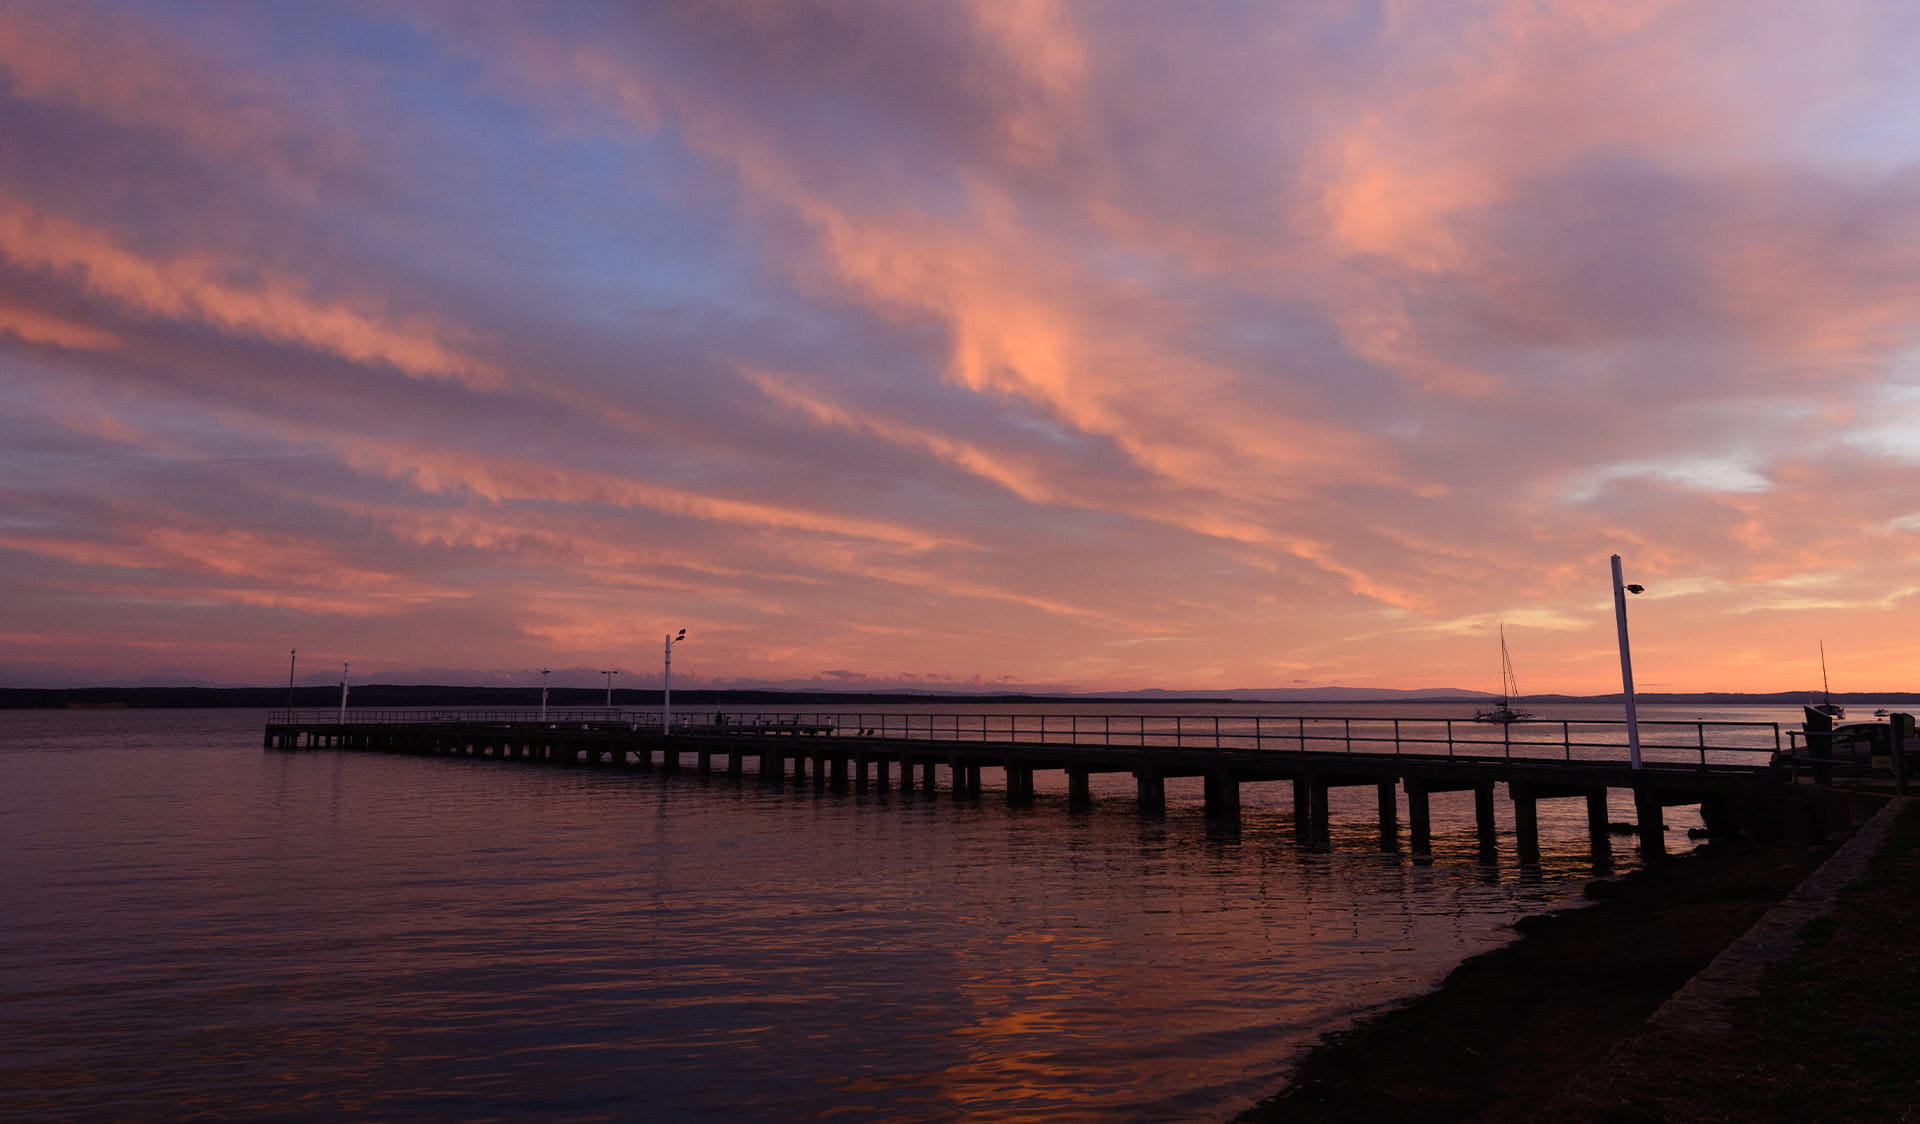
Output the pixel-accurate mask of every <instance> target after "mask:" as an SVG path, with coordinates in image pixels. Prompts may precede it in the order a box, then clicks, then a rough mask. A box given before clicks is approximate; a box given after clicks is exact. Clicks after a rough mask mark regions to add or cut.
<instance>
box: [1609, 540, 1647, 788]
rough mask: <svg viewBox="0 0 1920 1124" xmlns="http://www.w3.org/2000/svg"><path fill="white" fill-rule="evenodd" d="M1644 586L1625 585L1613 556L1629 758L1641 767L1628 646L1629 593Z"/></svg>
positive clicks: (1615, 558)
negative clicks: (1625, 699)
mask: <svg viewBox="0 0 1920 1124" xmlns="http://www.w3.org/2000/svg"><path fill="white" fill-rule="evenodd" d="M1644 589H1645V587H1644V586H1638V585H1623V584H1622V583H1621V581H1620V556H1619V555H1618V554H1616V555H1614V556H1613V617H1614V621H1615V623H1616V624H1618V625H1619V628H1620V686H1621V689H1622V690H1623V691H1625V693H1626V698H1627V759H1628V760H1629V761H1631V762H1633V767H1634V768H1636V769H1638V768H1639V767H1640V718H1639V715H1638V713H1636V712H1635V710H1634V707H1633V656H1632V655H1631V654H1629V652H1628V648H1627V594H1629V593H1640V592H1642V591H1643V590H1644Z"/></svg>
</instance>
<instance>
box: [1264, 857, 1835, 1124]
mask: <svg viewBox="0 0 1920 1124" xmlns="http://www.w3.org/2000/svg"><path fill="white" fill-rule="evenodd" d="M1847 838H1848V837H1847V836H1839V837H1835V838H1834V839H1831V840H1828V841H1827V842H1826V843H1825V844H1823V845H1821V846H1819V847H1817V848H1809V847H1804V846H1801V847H1788V846H1758V845H1744V846H1743V845H1741V844H1737V843H1710V844H1708V845H1706V846H1703V847H1700V848H1697V849H1696V850H1695V851H1693V852H1692V853H1690V854H1686V855H1682V856H1678V857H1676V858H1675V859H1673V860H1672V861H1669V862H1665V863H1661V864H1659V865H1656V866H1652V867H1646V868H1641V869H1638V870H1635V871H1633V872H1631V873H1629V874H1626V875H1624V876H1622V877H1620V878H1618V879H1600V880H1596V881H1593V882H1590V883H1589V884H1588V886H1587V891H1586V893H1587V897H1588V898H1589V899H1590V902H1589V904H1585V905H1581V906H1575V907H1570V908H1568V909H1563V910H1558V911H1555V912H1552V913H1547V914H1541V915H1535V916H1531V917H1525V918H1521V919H1520V920H1519V921H1517V922H1515V924H1514V926H1513V928H1514V930H1515V932H1516V933H1517V934H1518V938H1517V939H1516V940H1514V941H1512V942H1510V943H1508V944H1506V945H1503V946H1501V947H1500V948H1497V949H1493V950H1490V951H1488V952H1484V953H1481V954H1478V955H1476V956H1474V957H1471V958H1469V959H1468V960H1466V961H1464V962H1462V963H1461V964H1460V965H1459V966H1458V967H1456V968H1455V969H1454V970H1453V971H1452V972H1451V973H1449V974H1448V975H1447V976H1446V977H1445V979H1444V980H1442V982H1441V983H1440V984H1439V985H1438V986H1437V987H1435V988H1433V989H1432V990H1429V991H1427V992H1424V993H1421V994H1419V995H1416V996H1413V997H1411V998H1409V999H1407V1000H1405V1001H1404V1002H1401V1003H1398V1004H1396V1005H1394V1006H1392V1007H1389V1008H1387V1009H1385V1010H1383V1011H1379V1012H1376V1013H1374V1014H1372V1015H1369V1016H1365V1017H1363V1018H1361V1019H1360V1020H1359V1021H1358V1022H1356V1023H1355V1024H1354V1025H1352V1026H1351V1027H1349V1028H1348V1029H1346V1030H1343V1031H1336V1032H1332V1033H1330V1034H1327V1035H1325V1036H1323V1038H1322V1039H1321V1041H1320V1043H1319V1044H1318V1045H1316V1046H1314V1047H1312V1048H1311V1049H1310V1050H1309V1051H1308V1052H1307V1054H1306V1055H1305V1056H1304V1057H1303V1058H1302V1059H1301V1060H1300V1062H1299V1064H1298V1065H1297V1066H1296V1067H1295V1068H1294V1071H1293V1073H1292V1075H1291V1077H1290V1078H1289V1080H1288V1081H1287V1084H1286V1085H1285V1086H1284V1087H1283V1088H1282V1089H1281V1090H1280V1091H1279V1092H1277V1093H1275V1094H1274V1095H1273V1096H1270V1097H1268V1098H1266V1099H1264V1100H1262V1101H1261V1102H1259V1103H1258V1104H1256V1105H1254V1106H1253V1107H1251V1108H1249V1109H1247V1110H1246V1111H1244V1112H1242V1113H1241V1114H1240V1115H1239V1116H1238V1117H1235V1118H1234V1120H1235V1124H1276V1122H1280V1121H1287V1122H1309V1124H1313V1122H1332V1121H1359V1120H1385V1119H1392V1120H1403V1121H1420V1120H1452V1121H1458V1120H1489V1121H1493V1120H1498V1121H1507V1120H1513V1121H1520V1120H1530V1119H1538V1118H1542V1117H1544V1116H1547V1115H1554V1112H1553V1107H1552V1106H1553V1104H1554V1102H1555V1101H1556V1100H1558V1099H1560V1098H1561V1097H1562V1095H1563V1094H1564V1092H1565V1091H1566V1089H1567V1088H1568V1087H1569V1085H1570V1084H1572V1083H1573V1082H1575V1080H1576V1078H1578V1077H1579V1076H1580V1075H1582V1074H1584V1073H1585V1072H1587V1071H1588V1070H1590V1069H1591V1068H1592V1067H1593V1066H1594V1065H1595V1064H1596V1063H1597V1062H1598V1061H1599V1060H1600V1059H1602V1058H1603V1057H1605V1056H1607V1055H1608V1054H1609V1053H1610V1052H1611V1051H1612V1050H1613V1049H1614V1048H1615V1047H1616V1046H1618V1045H1619V1044H1620V1043H1622V1042H1624V1041H1626V1040H1627V1039H1629V1038H1631V1037H1632V1036H1633V1035H1634V1034H1635V1033H1636V1032H1637V1031H1638V1030H1640V1029H1641V1028H1642V1027H1643V1026H1644V1025H1646V1024H1647V1022H1648V1020H1649V1019H1650V1018H1652V1016H1653V1015H1654V1014H1655V1012H1656V1011H1658V1010H1660V1009H1661V1007H1662V1006H1663V1004H1665V1003H1667V1001H1668V1000H1669V999H1670V998H1671V997H1672V996H1673V995H1675V994H1676V993H1677V992H1679V991H1680V990H1681V989H1682V988H1683V987H1685V986H1686V985H1687V984H1688V982H1689V981H1690V980H1692V979H1693V978H1694V977H1695V976H1697V975H1699V974H1700V973H1701V972H1703V971H1704V970H1706V969H1707V967H1708V966H1709V965H1710V964H1712V963H1713V962H1714V960H1715V958H1716V957H1718V956H1719V955H1720V953H1721V952H1722V951H1723V950H1725V949H1727V948H1728V947H1729V946H1732V945H1733V944H1735V942H1737V941H1739V940H1740V939H1741V937H1742V936H1744V935H1745V934H1746V933H1747V932H1748V931H1749V930H1750V929H1751V928H1753V926H1754V925H1755V924H1756V923H1757V922H1758V921H1759V920H1760V919H1761V918H1762V917H1764V916H1766V915H1767V913H1768V912H1769V911H1770V910H1772V909H1773V908H1774V907H1775V906H1776V905H1778V904H1779V903H1781V902H1783V901H1785V900H1786V899H1787V898H1788V897H1789V896H1790V895H1793V894H1794V892H1795V890H1796V889H1797V888H1798V887H1800V886H1801V885H1802V883H1803V882H1805V881H1806V880H1807V879H1808V877H1809V876H1810V875H1812V874H1813V873H1814V872H1815V871H1816V870H1818V869H1819V868H1820V867H1821V865H1822V864H1823V863H1824V862H1825V861H1826V860H1827V859H1828V858H1829V857H1830V856H1831V855H1832V854H1833V853H1834V851H1835V850H1837V849H1838V847H1839V846H1840V845H1842V844H1844V843H1845V842H1846V841H1847Z"/></svg>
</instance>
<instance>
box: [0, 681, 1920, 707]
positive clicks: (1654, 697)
mask: <svg viewBox="0 0 1920 1124" xmlns="http://www.w3.org/2000/svg"><path fill="white" fill-rule="evenodd" d="M1816 694H1817V692H1811V691H1776V692H1773V693H1771V694H1741V693H1735V692H1695V693H1658V692H1641V693H1639V694H1637V695H1636V696H1635V697H1636V698H1637V699H1638V700H1639V701H1641V702H1646V703H1714V704H1719V705H1722V706H1796V705H1799V704H1801V703H1805V702H1808V701H1809V700H1811V699H1813V698H1814V697H1815V695H1816ZM1491 697H1492V696H1491V695H1489V694H1488V693H1487V692H1485V691H1466V690H1448V689H1428V690H1419V691H1395V690H1389V689H1385V688H1379V687H1288V688H1277V689H1272V690H1258V689H1242V690H1229V691H1170V690H1162V689H1149V690H1141V691H1114V692H1105V693H1100V694H1080V695H1029V694H990V695H977V694H962V693H958V692H939V691H847V692H839V691H756V690H728V691H707V690H687V691H675V692H674V693H673V701H674V704H675V705H676V707H678V706H685V707H687V708H688V709H693V708H697V707H700V706H755V705H760V706H767V707H787V708H795V709H800V708H813V707H821V706H855V705H860V704H881V703H898V702H903V701H912V700H915V699H924V700H928V701H934V700H947V701H952V702H956V703H957V702H967V703H1008V704H1014V703H1034V702H1079V703H1093V702H1102V701H1108V702H1189V703H1205V702H1235V703H1273V704H1276V705H1284V704H1287V703H1303V704H1304V703H1350V704H1354V705H1364V704H1367V703H1395V702H1401V703H1404V702H1477V701H1482V700H1485V699H1488V698H1491ZM606 698H607V695H606V692H605V691H604V690H601V689H597V688H591V687H555V688H553V689H552V690H551V692H549V695H548V702H549V704H550V705H552V706H556V707H591V706H600V705H602V704H603V703H604V702H605V701H606ZM291 699H292V704H293V705H294V706H296V707H306V708H317V707H329V706H337V705H338V704H339V702H340V688H339V687H336V686H326V687H296V688H294V689H293V691H292V694H291ZM1620 699H1621V696H1620V695H1619V693H1618V692H1616V693H1614V694H1611V695H1528V696H1527V697H1526V701H1527V702H1528V703H1531V704H1540V703H1553V702H1563V703H1579V702H1585V703H1595V702H1619V701H1620ZM288 700H289V693H288V691H287V689H286V688H285V687H65V688H27V687H0V710H22V709H35V710H60V709H96V708H97V709H186V708H204V707H253V708H256V709H264V708H274V707H284V706H286V705H287V704H288ZM1833 700H1834V701H1835V702H1839V703H1846V704H1849V705H1859V704H1863V703H1872V704H1875V705H1882V706H1914V707H1920V693H1915V692H1901V691H1889V692H1886V693H1884V694H1871V693H1866V692H1853V693H1850V694H1836V695H1834V696H1833ZM350 701H351V703H352V705H353V706H355V707H363V708H374V707H384V708H389V709H396V708H405V707H436V706H493V707H510V706H537V705H539V702H540V689H539V688H538V687H456V686H433V685H410V684H407V685H402V684H381V683H368V684H364V685H357V686H355V687H354V688H353V691H352V694H351V696H350ZM660 701H661V700H660V692H659V691H647V690H619V689H616V690H615V691H614V692H613V702H614V705H615V706H624V707H647V706H659V705H660Z"/></svg>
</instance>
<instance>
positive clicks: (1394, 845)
mask: <svg viewBox="0 0 1920 1124" xmlns="http://www.w3.org/2000/svg"><path fill="white" fill-rule="evenodd" d="M1375 793H1376V804H1377V805H1378V807H1379V811H1380V849H1381V850H1382V851H1387V852H1393V851H1398V850H1399V849H1400V806H1399V803H1398V801H1396V800H1395V799H1394V792H1393V782H1392V781H1381V782H1380V783H1379V784H1378V785H1376V786H1375Z"/></svg>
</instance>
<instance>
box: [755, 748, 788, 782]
mask: <svg viewBox="0 0 1920 1124" xmlns="http://www.w3.org/2000/svg"><path fill="white" fill-rule="evenodd" d="M786 779H787V760H786V758H784V757H782V756H780V750H779V749H778V748H777V747H776V746H774V745H773V739H772V738H768V739H767V744H765V745H762V746H761V747H760V783H761V784H771V785H778V784H780V783H781V782H782V781H784V780H786Z"/></svg>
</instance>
